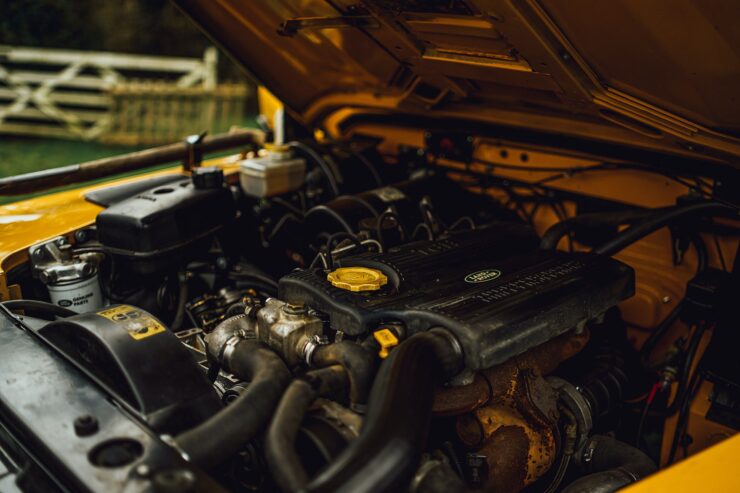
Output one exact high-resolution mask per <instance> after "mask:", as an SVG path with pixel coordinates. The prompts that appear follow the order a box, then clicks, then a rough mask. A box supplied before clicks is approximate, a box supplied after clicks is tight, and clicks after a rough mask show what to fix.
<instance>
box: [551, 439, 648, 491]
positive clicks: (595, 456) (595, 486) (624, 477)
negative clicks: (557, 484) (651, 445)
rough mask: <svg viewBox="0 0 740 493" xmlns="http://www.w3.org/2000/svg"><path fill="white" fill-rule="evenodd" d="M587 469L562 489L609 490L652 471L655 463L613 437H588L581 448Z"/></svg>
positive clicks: (621, 486) (636, 479) (632, 481)
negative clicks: (581, 475) (582, 475)
mask: <svg viewBox="0 0 740 493" xmlns="http://www.w3.org/2000/svg"><path fill="white" fill-rule="evenodd" d="M581 454H582V455H581V462H583V463H584V464H585V470H586V472H589V473H592V474H588V475H587V476H584V477H582V478H579V479H576V480H575V481H573V482H572V483H571V484H569V485H568V486H567V487H566V488H565V489H563V491H562V493H612V492H614V491H617V490H619V489H621V488H624V487H625V486H627V485H628V484H631V483H634V482H636V481H639V480H640V479H642V478H644V477H645V476H648V475H650V474H652V473H653V472H655V470H656V469H657V468H656V467H655V463H654V462H653V461H652V459H650V457H648V456H647V455H645V454H644V453H643V452H642V451H640V450H638V449H636V448H635V447H631V446H630V445H627V444H626V443H623V442H620V441H618V440H615V439H614V438H610V437H606V436H601V435H596V436H593V437H591V438H590V439H589V440H588V441H587V442H586V445H585V446H584V447H583V451H582V452H581Z"/></svg>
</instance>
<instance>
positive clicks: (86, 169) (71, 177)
mask: <svg viewBox="0 0 740 493" xmlns="http://www.w3.org/2000/svg"><path fill="white" fill-rule="evenodd" d="M263 142H264V133H263V132H261V131H259V130H240V131H236V132H230V133H224V134H219V135H214V136H211V137H205V138H203V140H202V141H201V142H200V144H199V145H198V147H199V151H200V152H202V153H204V154H205V153H209V152H218V151H223V150H226V149H231V148H234V147H240V146H245V145H249V144H261V143H263ZM189 150H190V145H189V144H187V143H186V142H178V143H176V144H167V145H164V146H160V147H153V148H151V149H145V150H143V151H136V152H131V153H129V154H123V155H121V156H113V157H109V158H103V159H96V160H95V161H88V162H86V163H80V164H71V165H69V166H62V167H59V168H52V169H48V170H43V171H35V172H33V173H25V174H22V175H17V176H9V177H7V178H0V195H22V194H26V193H34V192H40V191H43V190H48V189H50V188H56V187H60V186H62V185H70V184H74V183H80V182H83V181H87V180H94V179H96V178H104V177H107V176H111V175H115V174H119V173H126V172H129V171H136V170H140V169H144V168H149V167H151V166H157V165H160V164H166V163H170V162H175V161H186V159H187V154H188V151H189Z"/></svg>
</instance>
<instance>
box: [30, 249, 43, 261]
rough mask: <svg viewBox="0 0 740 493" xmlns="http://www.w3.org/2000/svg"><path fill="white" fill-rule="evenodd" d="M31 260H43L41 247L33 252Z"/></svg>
mask: <svg viewBox="0 0 740 493" xmlns="http://www.w3.org/2000/svg"><path fill="white" fill-rule="evenodd" d="M32 255H33V258H35V259H36V260H43V259H44V249H43V248H41V247H38V248H37V249H35V250H34V251H33V254H32Z"/></svg>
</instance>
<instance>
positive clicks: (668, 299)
mask: <svg viewBox="0 0 740 493" xmlns="http://www.w3.org/2000/svg"><path fill="white" fill-rule="evenodd" d="M661 301H662V302H663V303H670V302H671V301H672V300H671V297H670V296H663V299H662V300H661Z"/></svg>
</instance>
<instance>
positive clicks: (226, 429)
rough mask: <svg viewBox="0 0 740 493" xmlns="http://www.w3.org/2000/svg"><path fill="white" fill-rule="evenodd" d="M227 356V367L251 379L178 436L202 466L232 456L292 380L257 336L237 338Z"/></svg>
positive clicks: (181, 446)
mask: <svg viewBox="0 0 740 493" xmlns="http://www.w3.org/2000/svg"><path fill="white" fill-rule="evenodd" d="M225 359H226V360H225V361H222V363H223V364H224V366H225V367H227V368H228V369H229V370H230V371H231V372H232V373H233V374H234V375H236V376H237V377H239V378H241V379H242V380H245V381H248V382H249V386H248V387H247V390H246V391H245V392H244V393H243V394H241V395H240V396H239V397H238V398H237V399H236V400H234V401H233V402H232V403H231V404H229V405H228V406H226V407H225V408H224V409H222V410H221V411H219V412H218V413H217V414H215V415H213V416H212V417H211V418H209V419H208V420H206V421H205V422H203V423H201V424H200V425H198V426H196V427H195V428H193V429H191V430H188V431H186V432H183V433H181V434H180V435H178V436H177V437H176V438H175V443H176V445H177V446H178V448H179V449H180V450H181V451H182V452H184V453H185V454H186V455H187V457H188V459H189V460H190V461H191V462H193V463H195V464H198V465H199V466H201V467H203V468H209V467H213V466H216V465H218V464H221V463H222V462H224V461H225V460H226V459H228V458H229V457H232V456H233V455H234V454H236V453H237V452H239V450H241V448H242V447H244V446H245V445H246V444H247V443H248V442H249V441H250V440H251V439H253V438H254V437H255V436H256V435H257V434H258V433H259V432H260V431H261V430H262V429H264V427H265V426H266V425H267V422H268V421H269V419H270V417H271V416H272V413H273V411H274V410H275V407H276V406H277V404H278V402H279V401H280V397H281V396H282V394H283V391H284V390H285V388H286V387H287V386H288V384H289V383H290V380H291V374H290V371H288V368H287V367H286V366H285V363H283V361H282V360H281V359H280V357H279V356H278V355H277V354H275V353H274V352H273V351H272V350H270V349H268V348H267V347H266V346H264V345H263V344H262V343H260V342H257V341H254V340H242V341H241V342H238V343H237V344H236V345H235V346H234V347H233V350H232V351H231V352H230V353H229V354H227V355H226V357H225Z"/></svg>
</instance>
